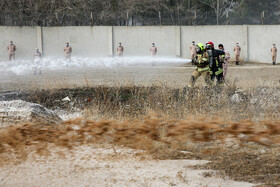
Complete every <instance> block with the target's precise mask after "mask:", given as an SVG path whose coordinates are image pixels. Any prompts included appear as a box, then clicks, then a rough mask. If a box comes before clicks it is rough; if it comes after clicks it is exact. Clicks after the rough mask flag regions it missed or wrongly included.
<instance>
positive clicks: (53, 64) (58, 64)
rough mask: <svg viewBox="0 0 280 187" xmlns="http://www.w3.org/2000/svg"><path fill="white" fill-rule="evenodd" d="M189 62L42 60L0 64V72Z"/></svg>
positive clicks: (162, 59)
mask: <svg viewBox="0 0 280 187" xmlns="http://www.w3.org/2000/svg"><path fill="white" fill-rule="evenodd" d="M189 62H191V60H189V59H182V58H171V57H101V58H83V57H72V59H71V61H68V60H65V59H64V58H42V59H40V60H38V61H35V62H34V61H33V60H16V61H14V62H1V63H0V72H1V71H6V72H7V71H10V72H12V73H15V74H16V75H22V74H26V73H30V72H31V71H34V69H35V68H37V69H42V70H44V71H55V70H63V69H69V68H85V67H89V68H116V67H119V66H122V67H123V66H139V65H140V66H141V65H153V66H158V65H161V66H164V65H174V66H178V65H183V64H187V63H189Z"/></svg>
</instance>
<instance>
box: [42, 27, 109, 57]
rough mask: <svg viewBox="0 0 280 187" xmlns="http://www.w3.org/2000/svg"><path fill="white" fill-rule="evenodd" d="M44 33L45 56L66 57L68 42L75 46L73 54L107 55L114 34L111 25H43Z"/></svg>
mask: <svg viewBox="0 0 280 187" xmlns="http://www.w3.org/2000/svg"><path fill="white" fill-rule="evenodd" d="M42 34H43V52H44V56H51V57H64V53H63V49H64V47H65V43H66V42H70V45H71V46H72V48H73V53H72V56H84V57H94V56H107V55H108V53H109V52H108V43H109V41H110V40H108V39H110V38H108V35H112V33H110V27H43V31H42ZM111 41H112V40H111ZM111 41H110V42H111Z"/></svg>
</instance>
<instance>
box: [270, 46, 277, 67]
mask: <svg viewBox="0 0 280 187" xmlns="http://www.w3.org/2000/svg"><path fill="white" fill-rule="evenodd" d="M270 51H271V56H272V64H273V65H275V64H276V58H277V47H276V44H273V45H272V48H271V50H270Z"/></svg>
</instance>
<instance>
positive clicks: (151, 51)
mask: <svg viewBox="0 0 280 187" xmlns="http://www.w3.org/2000/svg"><path fill="white" fill-rule="evenodd" d="M150 53H151V56H156V55H157V47H156V44H155V43H152V47H151V48H150Z"/></svg>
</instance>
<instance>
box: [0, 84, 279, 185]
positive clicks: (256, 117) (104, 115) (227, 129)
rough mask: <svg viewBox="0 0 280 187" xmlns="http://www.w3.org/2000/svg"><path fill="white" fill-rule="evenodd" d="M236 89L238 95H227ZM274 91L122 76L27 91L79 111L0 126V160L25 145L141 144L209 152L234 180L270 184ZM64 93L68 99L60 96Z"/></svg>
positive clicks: (176, 153)
mask: <svg viewBox="0 0 280 187" xmlns="http://www.w3.org/2000/svg"><path fill="white" fill-rule="evenodd" d="M236 93H238V94H239V96H240V99H241V100H240V102H235V101H232V99H231V98H232V96H233V95H234V94H236ZM279 93H280V89H279V88H278V87H271V86H269V87H268V86H256V87H254V86H252V87H247V88H246V89H243V90H240V89H238V87H237V84H236V82H234V81H233V82H228V83H227V86H226V87H225V88H224V89H222V90H220V89H217V88H214V89H212V88H211V89H210V88H206V87H205V88H204V87H202V88H195V89H193V90H188V89H187V88H185V87H180V88H176V87H173V86H170V85H168V84H165V83H157V84H153V85H146V86H139V85H134V84H132V83H127V85H117V86H93V87H82V88H78V87H73V88H67V89H63V88H61V89H50V90H36V91H34V90H31V91H25V92H24V94H22V96H20V99H23V100H26V101H30V102H36V103H39V104H42V105H44V106H46V107H47V108H50V109H57V108H62V109H65V110H68V111H71V110H72V109H73V108H79V109H82V110H83V111H85V113H84V118H82V119H76V120H70V121H67V122H64V123H62V124H60V125H58V126H41V125H38V124H24V125H22V126H17V127H10V128H7V129H2V130H0V157H1V158H0V160H1V163H0V164H7V163H10V162H11V161H12V162H14V161H17V162H18V161H19V162H21V161H24V160H25V159H26V158H27V157H28V154H29V152H30V150H36V152H37V153H38V154H40V155H48V145H52V146H58V147H63V148H65V147H66V148H68V149H69V150H71V149H72V148H74V147H76V146H79V145H83V144H104V143H105V144H112V145H114V146H116V147H117V146H126V147H131V148H135V149H143V150H146V153H148V154H151V155H153V157H154V158H156V159H186V158H188V159H207V160H212V161H216V162H213V163H212V164H210V165H207V166H205V167H207V168H210V169H216V170H223V171H224V172H225V174H226V175H229V176H231V177H233V178H234V179H236V180H246V181H250V182H265V183H267V184H270V181H272V183H274V184H276V183H279V181H280V180H279V178H277V177H275V176H276V175H277V171H278V169H277V168H279V165H280V163H279V161H278V157H279V155H278V154H276V153H275V150H276V149H279V147H278V144H279V141H280V137H279V134H280V121H279V117H278V116H279V113H280V111H279V107H278V103H279V100H280V94H279ZM66 96H69V97H70V99H71V102H69V103H67V102H66V103H65V102H61V99H63V98H64V97H66ZM10 99H15V98H13V97H11V98H10ZM151 114H152V115H151ZM182 150H183V151H189V152H190V153H182V152H181V151H182ZM262 150H265V151H266V152H265V153H262ZM252 155H253V156H252ZM269 155H270V156H269ZM274 157H275V159H274ZM259 162H261V163H262V165H261V166H262V168H266V170H265V171H263V169H262V168H259V167H258V163H259ZM248 163H249V164H248ZM246 164H247V166H246ZM237 169H240V173H241V174H240V173H238V170H237ZM231 171H234V172H231ZM268 171H271V172H268ZM262 173H265V174H268V175H269V176H270V181H269V180H265V179H264V178H263V176H262Z"/></svg>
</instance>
